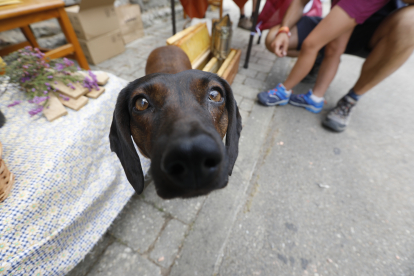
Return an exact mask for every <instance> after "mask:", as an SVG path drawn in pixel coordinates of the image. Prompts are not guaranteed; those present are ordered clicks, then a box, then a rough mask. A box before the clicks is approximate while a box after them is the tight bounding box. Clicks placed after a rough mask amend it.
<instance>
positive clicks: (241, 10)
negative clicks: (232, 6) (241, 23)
mask: <svg viewBox="0 0 414 276" xmlns="http://www.w3.org/2000/svg"><path fill="white" fill-rule="evenodd" d="M239 9H240V16H242V15H244V6H243V8H239Z"/></svg>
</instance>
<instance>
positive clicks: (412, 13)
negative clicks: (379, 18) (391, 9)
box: [388, 6, 414, 47]
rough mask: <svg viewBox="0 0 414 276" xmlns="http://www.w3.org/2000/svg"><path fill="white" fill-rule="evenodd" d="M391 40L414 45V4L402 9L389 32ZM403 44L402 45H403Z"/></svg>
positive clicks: (405, 44)
mask: <svg viewBox="0 0 414 276" xmlns="http://www.w3.org/2000/svg"><path fill="white" fill-rule="evenodd" d="M388 36H389V38H388V39H390V40H392V41H394V42H395V43H398V44H400V45H401V44H402V45H404V46H408V47H410V46H411V47H414V6H408V7H405V8H403V9H402V10H401V12H400V14H399V16H398V18H397V19H396V20H395V22H394V24H392V27H391V30H390V32H389V33H388ZM402 45H401V46H402Z"/></svg>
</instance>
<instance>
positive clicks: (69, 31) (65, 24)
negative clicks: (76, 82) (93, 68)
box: [58, 8, 90, 70]
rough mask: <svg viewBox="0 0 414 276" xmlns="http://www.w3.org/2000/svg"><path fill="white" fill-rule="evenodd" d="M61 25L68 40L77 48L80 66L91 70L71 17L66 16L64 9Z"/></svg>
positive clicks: (75, 53)
mask: <svg viewBox="0 0 414 276" xmlns="http://www.w3.org/2000/svg"><path fill="white" fill-rule="evenodd" d="M58 11H59V18H58V21H59V24H60V27H61V28H62V31H63V33H64V34H65V37H66V40H67V41H68V42H69V43H71V44H72V45H73V47H74V48H75V52H74V55H75V58H76V60H77V61H78V63H79V66H80V67H81V68H83V69H85V70H89V69H90V68H89V64H88V62H87V61H86V58H85V55H84V54H83V51H82V48H81V46H80V44H79V41H78V38H77V37H76V34H75V31H74V30H73V27H72V24H71V23H70V21H69V17H68V15H67V14H66V11H65V9H64V8H59V9H58Z"/></svg>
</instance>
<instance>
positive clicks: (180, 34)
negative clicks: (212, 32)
mask: <svg viewBox="0 0 414 276" xmlns="http://www.w3.org/2000/svg"><path fill="white" fill-rule="evenodd" d="M201 24H202V23H198V24H196V25H193V26H190V27H188V28H187V29H184V30H182V31H181V32H178V33H176V34H175V35H173V36H172V37H170V38H168V39H167V45H175V43H177V42H178V41H179V40H180V39H182V38H183V37H185V36H186V35H187V34H189V33H190V32H191V31H193V30H194V29H196V28H198V27H200V26H201Z"/></svg>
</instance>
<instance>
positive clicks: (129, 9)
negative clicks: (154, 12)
mask: <svg viewBox="0 0 414 276" xmlns="http://www.w3.org/2000/svg"><path fill="white" fill-rule="evenodd" d="M115 11H116V14H117V15H118V20H119V26H120V28H121V32H122V37H123V39H124V43H125V44H128V43H129V42H132V41H134V40H136V39H138V38H140V37H143V36H144V24H143V23H142V19H141V9H140V8H139V5H133V4H128V5H123V6H119V7H117V8H115Z"/></svg>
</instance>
